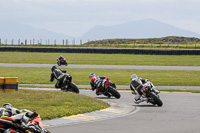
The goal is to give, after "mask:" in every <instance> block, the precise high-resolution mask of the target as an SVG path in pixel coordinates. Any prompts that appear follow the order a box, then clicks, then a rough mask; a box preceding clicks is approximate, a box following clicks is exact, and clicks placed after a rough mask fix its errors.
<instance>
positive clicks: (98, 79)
mask: <svg viewBox="0 0 200 133" xmlns="http://www.w3.org/2000/svg"><path fill="white" fill-rule="evenodd" d="M89 78H90V79H91V81H90V85H91V87H92V90H93V91H94V90H95V89H96V94H97V95H100V94H102V93H101V92H100V89H101V88H102V87H103V80H104V79H106V80H109V79H108V78H106V77H105V76H103V77H102V76H96V75H95V73H90V75H89Z"/></svg>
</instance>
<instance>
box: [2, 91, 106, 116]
mask: <svg viewBox="0 0 200 133" xmlns="http://www.w3.org/2000/svg"><path fill="white" fill-rule="evenodd" d="M0 95H1V101H0V105H3V104H4V103H11V104H12V105H13V106H14V107H15V108H18V109H28V110H31V111H32V110H36V112H37V113H38V114H40V116H41V118H42V119H43V120H44V119H53V118H58V117H63V116H69V115H75V114H81V113H86V112H91V111H95V110H100V109H104V108H107V107H109V104H107V103H105V102H103V101H101V100H97V99H95V98H92V97H88V96H84V95H80V94H75V93H68V92H62V91H59V92H55V91H33V90H18V91H16V92H10V93H3V92H0Z"/></svg>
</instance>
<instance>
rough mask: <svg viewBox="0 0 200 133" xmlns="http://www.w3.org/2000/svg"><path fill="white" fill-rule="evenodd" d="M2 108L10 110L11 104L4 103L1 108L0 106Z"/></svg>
mask: <svg viewBox="0 0 200 133" xmlns="http://www.w3.org/2000/svg"><path fill="white" fill-rule="evenodd" d="M2 108H5V109H10V108H12V104H10V103H4V104H3V106H2Z"/></svg>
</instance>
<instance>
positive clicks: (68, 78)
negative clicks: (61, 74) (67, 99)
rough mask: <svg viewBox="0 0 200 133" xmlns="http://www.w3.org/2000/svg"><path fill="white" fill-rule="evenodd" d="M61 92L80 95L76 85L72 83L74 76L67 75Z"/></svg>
mask: <svg viewBox="0 0 200 133" xmlns="http://www.w3.org/2000/svg"><path fill="white" fill-rule="evenodd" d="M61 90H62V91H69V92H75V93H79V89H78V87H77V86H76V84H75V83H73V82H72V76H71V75H70V74H66V77H65V78H64V80H63V84H62V86H61Z"/></svg>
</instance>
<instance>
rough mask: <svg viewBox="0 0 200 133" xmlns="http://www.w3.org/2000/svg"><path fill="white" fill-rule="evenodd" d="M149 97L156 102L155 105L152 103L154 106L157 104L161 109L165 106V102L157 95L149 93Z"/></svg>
mask: <svg viewBox="0 0 200 133" xmlns="http://www.w3.org/2000/svg"><path fill="white" fill-rule="evenodd" d="M149 95H150V96H151V98H152V99H153V100H154V103H152V104H157V105H158V106H159V107H161V106H162V105H163V102H162V101H161V100H160V98H158V97H157V96H156V95H155V94H153V93H151V92H149Z"/></svg>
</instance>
